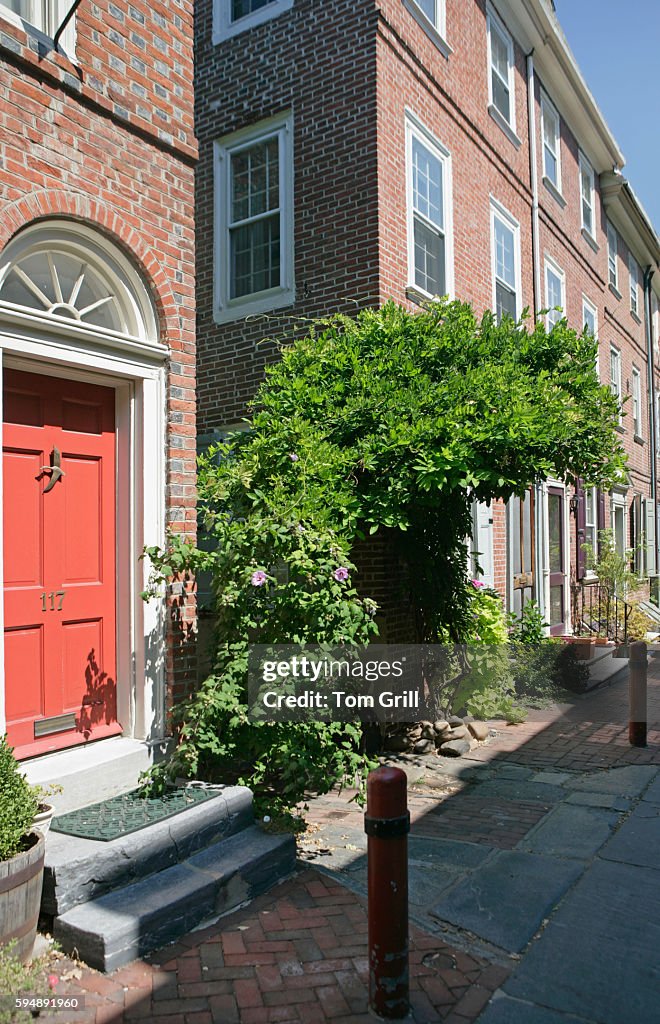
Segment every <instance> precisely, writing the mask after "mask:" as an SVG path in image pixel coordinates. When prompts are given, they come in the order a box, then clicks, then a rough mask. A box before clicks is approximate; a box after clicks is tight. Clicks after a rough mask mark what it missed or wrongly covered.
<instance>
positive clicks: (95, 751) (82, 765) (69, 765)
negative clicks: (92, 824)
mask: <svg viewBox="0 0 660 1024" xmlns="http://www.w3.org/2000/svg"><path fill="white" fill-rule="evenodd" d="M164 749H165V748H164V747H163V751H161V750H160V748H159V747H154V746H153V745H151V744H148V743H143V742H142V741H141V740H133V739H130V738H127V737H124V736H115V737H112V739H107V740H99V741H98V742H96V743H85V744H82V745H81V746H79V747H73V748H71V749H70V750H60V751H58V752H57V753H53V754H47V755H46V756H44V757H35V758H34V759H33V760H31V761H26V762H25V763H24V764H22V765H21V768H22V770H23V771H24V772H25V775H26V777H27V780H28V782H31V783H32V784H33V785H40V786H44V787H47V786H53V785H54V786H56V787H61V788H62V792H59V793H55V794H54V795H53V796H48V797H47V798H46V799H47V800H48V803H50V804H52V805H53V807H54V808H55V813H56V814H65V813H66V812H67V811H75V810H78V808H79V807H86V806H87V805H88V804H94V803H98V801H99V800H107V799H109V798H110V797H112V796H118V795H119V794H120V793H126V792H128V790H129V789H135V787H136V786H137V784H138V779H139V776H140V773H141V772H144V771H146V770H147V768H149V767H151V765H152V764H153V762H154V760H158V759H159V755H161V754H162V753H164Z"/></svg>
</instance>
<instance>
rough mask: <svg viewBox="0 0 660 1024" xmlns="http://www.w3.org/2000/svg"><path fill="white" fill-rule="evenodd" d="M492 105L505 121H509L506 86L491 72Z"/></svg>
mask: <svg viewBox="0 0 660 1024" xmlns="http://www.w3.org/2000/svg"><path fill="white" fill-rule="evenodd" d="M492 78H493V103H494V104H495V106H496V107H497V109H498V110H499V112H500V114H501V115H502V117H503V118H504V119H505V120H506V121H511V101H510V99H509V89H508V86H506V85H505V84H504V82H503V81H502V79H501V78H499V77H498V75H497V73H496V72H495V71H493V75H492Z"/></svg>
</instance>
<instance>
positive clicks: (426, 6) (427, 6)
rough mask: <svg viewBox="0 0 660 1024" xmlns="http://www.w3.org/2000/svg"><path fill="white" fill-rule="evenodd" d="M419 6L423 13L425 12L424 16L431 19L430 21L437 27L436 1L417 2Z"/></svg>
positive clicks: (419, 0)
mask: <svg viewBox="0 0 660 1024" xmlns="http://www.w3.org/2000/svg"><path fill="white" fill-rule="evenodd" d="M417 6H418V7H419V8H420V9H421V10H422V11H424V14H425V15H426V17H427V18H428V19H429V21H432V22H433V24H434V25H435V24H436V3H435V0H417Z"/></svg>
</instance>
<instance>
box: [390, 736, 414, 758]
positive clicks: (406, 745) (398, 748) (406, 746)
mask: <svg viewBox="0 0 660 1024" xmlns="http://www.w3.org/2000/svg"><path fill="white" fill-rule="evenodd" d="M411 745H412V744H411V742H410V740H409V739H408V737H407V736H388V737H387V739H386V740H385V749H386V750H391V751H393V752H394V753H400V754H403V753H405V751H406V750H410V747H411Z"/></svg>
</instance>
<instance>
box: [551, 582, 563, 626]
mask: <svg viewBox="0 0 660 1024" xmlns="http://www.w3.org/2000/svg"><path fill="white" fill-rule="evenodd" d="M563 621H564V588H563V587H550V625H551V626H561V625H562V623H563Z"/></svg>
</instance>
